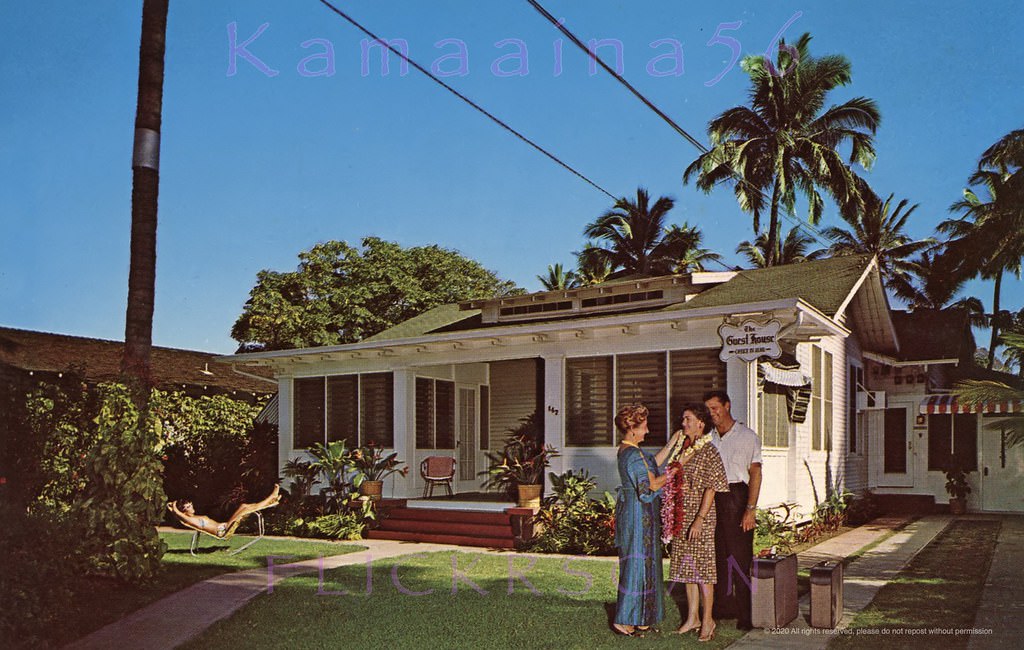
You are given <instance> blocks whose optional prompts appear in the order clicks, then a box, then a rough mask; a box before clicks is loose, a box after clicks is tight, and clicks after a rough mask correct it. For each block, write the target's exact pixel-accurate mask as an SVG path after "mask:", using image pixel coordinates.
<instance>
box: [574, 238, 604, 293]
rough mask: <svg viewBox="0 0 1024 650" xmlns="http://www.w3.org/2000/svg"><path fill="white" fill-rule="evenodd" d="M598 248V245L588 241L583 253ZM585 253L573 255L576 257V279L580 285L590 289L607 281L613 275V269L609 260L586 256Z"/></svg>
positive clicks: (580, 252) (578, 252)
mask: <svg viewBox="0 0 1024 650" xmlns="http://www.w3.org/2000/svg"><path fill="white" fill-rule="evenodd" d="M596 247H597V244H595V243H594V242H590V241H588V242H587V243H586V244H585V245H584V247H583V251H587V250H589V249H591V248H596ZM583 251H574V252H573V255H575V256H576V277H577V279H578V280H579V285H580V286H581V287H589V286H592V285H595V284H601V283H602V282H605V281H607V280H608V276H610V275H611V274H612V267H611V264H610V263H609V262H608V260H606V259H603V258H600V259H599V258H598V257H596V256H594V255H588V254H585V253H584V252H583Z"/></svg>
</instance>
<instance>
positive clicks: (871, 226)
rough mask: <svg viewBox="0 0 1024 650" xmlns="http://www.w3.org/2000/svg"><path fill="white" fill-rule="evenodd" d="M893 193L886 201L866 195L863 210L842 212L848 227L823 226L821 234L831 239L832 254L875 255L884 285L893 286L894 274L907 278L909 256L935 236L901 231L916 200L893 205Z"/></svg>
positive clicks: (925, 247)
mask: <svg viewBox="0 0 1024 650" xmlns="http://www.w3.org/2000/svg"><path fill="white" fill-rule="evenodd" d="M894 196H895V195H894V194H890V195H889V197H888V198H887V199H885V201H882V200H881V199H879V198H878V197H877V196H874V195H869V196H867V197H866V198H865V201H864V210H860V211H857V212H855V213H854V214H844V215H842V216H843V219H845V220H846V223H847V224H849V226H850V227H849V228H837V227H835V226H833V227H830V228H826V229H825V230H824V234H825V236H826V237H828V238H829V239H831V240H832V241H833V242H835V243H834V244H832V248H831V252H832V254H833V255H857V254H867V255H874V256H875V259H877V260H878V270H879V272H880V273H881V274H882V279H883V280H884V281H885V283H886V286H890V287H891V286H892V285H893V283H894V279H895V278H897V277H902V278H906V275H907V273H908V272H909V269H910V265H909V261H908V260H909V258H910V257H911V256H913V255H915V254H917V253H920V252H921V251H924V250H926V249H927V248H929V247H931V246H934V245H935V244H936V242H935V240H934V239H931V238H928V239H919V240H914V239H913V238H911V237H910V235H908V234H906V233H905V232H904V230H903V229H904V227H906V224H907V219H909V218H910V215H911V214H913V212H914V210H916V209H917V207H918V204H917V203H915V204H914V205H912V206H910V207H909V208H907V200H906V199H901V200H900V202H899V203H897V204H896V207H895V209H893V207H892V202H893V197H894Z"/></svg>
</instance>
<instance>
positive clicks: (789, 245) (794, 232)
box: [736, 226, 828, 269]
mask: <svg viewBox="0 0 1024 650" xmlns="http://www.w3.org/2000/svg"><path fill="white" fill-rule="evenodd" d="M813 243H814V239H812V238H811V237H810V236H808V235H806V234H804V233H802V232H800V227H799V226H795V227H793V228H792V229H791V230H790V231H789V232H788V233H786V239H785V241H783V242H782V248H781V250H780V251H779V255H780V257H778V258H777V259H776V262H775V263H776V264H797V263H799V262H807V261H809V260H816V259H820V258H822V257H824V256H825V254H826V253H827V252H828V251H826V250H821V249H819V250H815V251H810V252H808V251H807V249H808V248H809V247H810V246H811V244H813ZM769 246H770V245H769V243H768V233H764V232H763V233H761V234H760V235H758V236H757V239H755V240H754V241H753V242H749V241H743V242H740V245H739V246H737V247H736V252H737V253H740V254H742V255H743V256H744V257H746V258H747V262H749V263H750V265H751V266H753V267H754V268H757V269H763V268H765V267H767V266H768V252H769Z"/></svg>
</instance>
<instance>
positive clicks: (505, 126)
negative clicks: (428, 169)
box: [319, 0, 618, 201]
mask: <svg viewBox="0 0 1024 650" xmlns="http://www.w3.org/2000/svg"><path fill="white" fill-rule="evenodd" d="M319 2H320V4H322V5H324V6H325V7H327V8H328V9H330V10H331V11H333V12H334V13H335V14H337V15H338V16H340V17H341V18H343V19H345V20H346V21H347V22H348V23H349V24H351V25H352V26H353V27H355V28H356V29H358V30H359V31H361V32H363V33H364V34H366V35H367V36H369V37H370V38H372V39H373V40H374V42H376V43H380V45H381V46H382V47H386V48H387V49H388V50H389V51H391V52H393V53H394V54H395V55H396V56H398V57H399V58H401V59H403V60H405V61H406V62H408V63H409V65H411V66H412V67H414V68H416V69H417V70H419V71H420V72H422V73H423V74H424V75H426V76H427V77H429V78H430V79H431V80H432V81H434V83H437V84H438V85H440V86H442V87H443V88H444V89H445V90H447V91H448V92H450V93H452V94H453V95H455V96H456V97H458V98H459V99H461V100H462V101H464V102H466V103H467V104H469V105H470V106H472V107H473V108H475V109H476V110H477V111H479V112H480V113H483V114H484V115H486V116H487V117H488V118H489V119H490V120H491V121H493V122H494V123H495V124H497V125H498V126H500V127H501V128H503V129H505V130H506V131H508V132H509V133H511V134H512V135H514V136H516V137H517V138H519V139H520V140H522V141H523V142H525V143H526V144H528V145H530V146H531V147H533V148H534V149H536V150H537V151H539V152H541V153H542V154H544V155H545V156H547V157H548V158H550V159H551V160H552V161H554V162H555V163H556V164H558V165H559V166H561V167H562V168H563V169H566V170H567V171H569V172H570V173H572V174H573V175H574V176H576V177H577V178H579V179H581V180H583V181H584V182H586V183H587V184H588V185H590V186H591V187H593V188H594V189H596V190H598V191H599V192H601V193H603V194H605V195H606V196H607V197H608V198H610V199H612V200H613V201H618V197H617V196H615V195H614V194H612V193H611V192H609V191H608V190H606V189H604V188H603V187H601V186H600V185H598V184H597V183H595V182H594V181H592V180H590V179H589V178H587V177H586V176H584V175H583V174H581V173H580V172H578V171H576V170H575V169H573V168H572V167H570V166H569V165H568V164H567V163H565V162H562V160H561V159H559V158H558V157H557V156H556V155H554V154H553V153H551V152H549V151H548V150H547V149H545V148H543V147H541V146H540V145H539V144H537V143H536V142H534V141H533V140H531V139H529V138H528V137H526V136H525V135H523V134H522V133H520V132H519V131H516V130H515V129H513V128H512V127H511V126H509V125H508V124H506V123H505V122H503V121H502V120H501V119H499V118H498V117H496V116H494V115H493V114H491V113H490V112H488V111H487V110H486V109H484V108H483V107H482V106H480V105H479V104H477V103H476V102H474V101H473V100H471V99H470V98H469V97H466V96H465V95H463V94H462V93H460V92H459V91H457V90H455V89H454V88H452V87H451V86H449V85H448V84H446V83H445V82H443V81H441V80H440V79H439V78H438V77H437V76H436V75H434V74H433V73H432V72H430V71H429V70H427V69H426V68H424V67H423V66H421V65H420V64H419V63H416V62H415V61H413V60H412V59H410V58H409V57H408V56H406V55H405V54H403V53H401V52H400V51H398V50H397V49H395V48H394V47H392V45H391V43H389V42H388V41H386V40H384V39H382V38H380V37H378V36H377V35H376V34H374V33H373V32H371V31H370V30H368V29H367V28H366V27H363V26H362V25H361V24H359V23H358V22H356V20H355V19H353V18H352V17H351V16H349V15H348V14H346V13H345V12H344V11H342V10H341V9H338V8H337V7H335V6H334V5H333V4H331V3H330V2H328V1H327V0H319Z"/></svg>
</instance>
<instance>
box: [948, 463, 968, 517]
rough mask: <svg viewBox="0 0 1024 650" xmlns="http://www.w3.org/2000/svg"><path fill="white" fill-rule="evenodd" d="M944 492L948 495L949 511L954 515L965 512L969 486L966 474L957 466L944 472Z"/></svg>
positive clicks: (952, 466)
mask: <svg viewBox="0 0 1024 650" xmlns="http://www.w3.org/2000/svg"><path fill="white" fill-rule="evenodd" d="M946 492H947V493H948V494H949V511H950V512H951V513H952V514H954V515H962V514H964V513H965V512H967V495H968V494H970V493H971V486H970V485H969V484H968V483H967V472H965V471H964V470H963V468H962V467H960V466H959V465H951V466H950V467H949V468H948V469H947V470H946Z"/></svg>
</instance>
